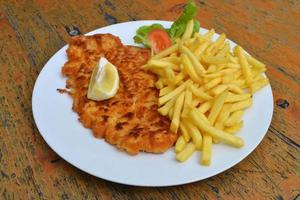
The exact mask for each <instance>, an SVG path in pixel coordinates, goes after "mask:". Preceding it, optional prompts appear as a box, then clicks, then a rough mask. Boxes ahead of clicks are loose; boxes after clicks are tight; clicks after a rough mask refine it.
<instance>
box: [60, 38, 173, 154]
mask: <svg viewBox="0 0 300 200" xmlns="http://www.w3.org/2000/svg"><path fill="white" fill-rule="evenodd" d="M67 55H68V59H69V60H68V61H67V62H66V63H65V65H64V66H63V68H62V74H63V75H64V76H67V77H68V80H67V84H66V87H67V88H69V89H70V90H71V92H70V94H71V96H72V98H73V100H74V101H73V110H74V111H75V112H77V113H78V115H79V120H80V122H81V123H82V124H83V125H84V126H85V127H86V128H90V129H92V131H93V133H94V135H95V137H98V138H105V140H106V141H107V142H109V143H110V144H113V145H116V147H118V148H119V149H122V150H125V151H127V152H128V153H130V154H138V153H139V151H146V152H152V153H162V152H164V151H166V150H167V149H169V148H170V147H171V146H172V145H173V144H174V142H175V141H176V139H177V135H176V134H173V133H171V132H170V131H169V126H170V121H169V119H167V118H166V117H163V116H161V115H160V114H159V113H158V112H157V108H158V105H157V99H158V90H157V89H156V88H155V87H154V83H155V79H156V78H155V76H154V75H153V74H150V73H147V72H145V71H143V70H142V69H141V66H142V65H143V64H145V63H146V62H147V60H148V59H149V56H150V53H149V50H147V49H142V48H138V47H133V46H124V45H122V43H121V41H120V40H119V38H117V37H115V36H113V35H111V34H97V35H93V36H76V37H73V38H72V40H71V42H70V44H69V48H68V50H67ZM101 55H103V56H105V57H106V58H107V59H108V60H109V61H110V62H111V63H112V64H114V65H115V66H116V67H117V69H118V72H119V76H120V88H119V90H118V92H117V94H116V96H115V97H113V98H111V99H109V100H104V101H98V102H97V101H92V100H89V99H87V89H88V84H89V80H90V76H91V72H92V70H93V68H94V66H95V65H96V64H97V63H98V61H99V58H100V56H101Z"/></svg>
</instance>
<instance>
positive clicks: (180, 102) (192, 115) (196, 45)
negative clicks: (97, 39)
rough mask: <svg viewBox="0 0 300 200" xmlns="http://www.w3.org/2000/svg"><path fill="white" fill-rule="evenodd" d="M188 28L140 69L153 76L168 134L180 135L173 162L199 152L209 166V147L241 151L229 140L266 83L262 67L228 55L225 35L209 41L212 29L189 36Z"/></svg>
mask: <svg viewBox="0 0 300 200" xmlns="http://www.w3.org/2000/svg"><path fill="white" fill-rule="evenodd" d="M193 24H194V22H193V20H191V21H189V22H188V24H187V26H186V30H185V32H184V34H183V36H182V38H177V39H176V43H175V44H174V45H172V46H171V47H169V48H167V49H165V50H164V51H162V52H160V53H158V54H157V55H154V56H152V57H151V59H150V60H149V61H148V63H147V64H145V65H144V66H143V68H144V69H145V70H148V71H151V72H153V73H154V74H156V75H157V76H158V80H157V81H156V82H155V87H156V88H157V89H159V90H160V91H159V99H158V106H159V108H158V112H159V113H160V114H161V115H163V116H168V117H169V119H170V120H171V124H170V131H171V132H172V133H174V134H179V137H178V139H177V142H176V144H175V152H176V160H178V161H179V162H184V161H186V160H187V159H188V158H189V157H190V156H191V155H192V154H193V152H195V151H201V152H202V153H201V158H200V164H202V165H210V164H211V160H212V156H213V155H212V148H213V144H214V143H219V142H223V143H226V144H228V145H231V146H233V147H236V148H241V147H242V146H243V145H244V141H243V140H242V139H241V138H240V137H238V136H236V135H234V134H235V133H237V132H239V131H240V130H241V129H242V128H243V124H244V121H243V114H244V110H245V109H247V108H249V107H250V106H251V105H252V101H253V100H252V95H253V93H255V92H256V91H258V90H259V89H261V88H262V87H264V86H266V85H267V84H269V80H268V79H267V78H266V77H265V76H264V75H262V73H263V72H265V71H266V66H265V65H264V64H263V63H261V62H260V61H258V60H257V59H255V58H253V57H252V56H251V55H248V54H247V53H246V52H245V51H244V50H243V48H242V47H240V46H236V47H235V48H234V49H233V51H231V47H230V44H229V42H228V41H226V35H225V34H221V35H220V36H219V37H218V39H217V40H216V41H212V39H211V38H212V36H213V35H214V34H215V31H214V30H213V29H211V30H210V31H208V32H207V33H205V34H204V35H201V34H199V33H194V34H193Z"/></svg>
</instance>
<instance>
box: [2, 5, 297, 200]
mask: <svg viewBox="0 0 300 200" xmlns="http://www.w3.org/2000/svg"><path fill="white" fill-rule="evenodd" d="M196 3H197V4H198V6H199V14H198V16H197V18H198V19H199V20H200V22H201V25H202V27H205V28H215V30H216V31H217V32H219V33H221V32H225V33H226V34H227V36H228V37H229V38H230V39H232V40H233V41H235V42H237V43H239V44H240V45H242V46H243V47H244V48H245V49H246V50H247V51H248V52H249V53H251V54H253V55H254V56H255V57H257V58H259V59H260V60H262V61H263V62H264V63H266V64H267V65H268V72H267V75H268V77H269V78H270V81H271V85H272V88H273V95H274V103H275V108H274V115H273V120H272V124H271V127H270V129H269V130H268V133H267V135H266V136H265V138H264V139H263V141H262V142H261V144H260V145H259V146H258V148H256V150H255V151H254V152H253V153H252V154H251V155H250V156H248V157H247V158H246V159H244V160H243V161H242V162H241V163H239V164H238V165H236V166H234V167H233V168H231V169H229V170H227V171H225V172H223V173H221V174H219V175H217V176H214V177H212V178H209V179H207V180H203V181H199V182H196V183H192V184H187V185H182V186H176V187H162V188H147V187H133V186H126V185H121V184H116V183H112V182H108V181H104V180H102V179H100V178H96V177H93V176H91V175H88V174H86V173H84V172H82V171H80V170H78V169H77V168H75V167H73V166H72V165H70V164H69V163H67V162H66V161H64V160H63V159H62V158H60V157H59V156H58V155H56V154H55V152H53V151H52V150H51V149H50V147H49V146H48V145H47V144H46V143H45V142H44V140H43V139H42V137H41V135H40V134H39V132H38V130H37V128H36V126H35V123H34V120H33V117H32V111H31V95H32V89H33V86H34V83H35V80H36V78H37V76H38V74H39V72H40V71H41V69H42V67H43V66H44V64H45V63H46V62H47V60H48V59H49V58H50V57H51V56H52V55H53V54H54V53H55V52H56V51H57V50H59V49H60V48H61V47H62V46H64V45H65V44H66V43H67V42H68V41H69V39H70V37H71V35H76V34H78V33H86V32H89V31H92V30H94V29H97V28H99V27H102V26H106V25H109V24H114V23H119V22H125V21H132V20H142V19H162V20H174V19H176V16H178V14H179V13H180V12H181V11H182V9H183V6H184V1H180V0H172V1H171V0H136V1H133V0H118V1H113V0H105V1H98V0H90V1H88V0H65V1H61V0H28V1H26V0H1V1H0V69H1V70H0V77H1V78H0V199H120V200H123V199H130V200H131V199H276V200H282V199H297V200H299V199H300V120H299V119H300V1H298V0H276V1H271V0H270V1H266V0H253V1H251V0H247V1H243V0H224V1H219V0H218V1H214V0H211V1H205V0H198V1H196ZM258 120H259V119H258Z"/></svg>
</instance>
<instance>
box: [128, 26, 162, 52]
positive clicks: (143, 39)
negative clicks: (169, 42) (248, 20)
mask: <svg viewBox="0 0 300 200" xmlns="http://www.w3.org/2000/svg"><path fill="white" fill-rule="evenodd" d="M154 29H161V30H165V31H166V29H165V28H164V27H163V26H162V25H161V24H152V25H150V26H141V27H140V28H139V29H138V30H137V31H136V35H135V36H134V37H133V39H134V42H135V43H140V44H143V45H145V46H146V47H149V44H148V41H147V36H148V33H149V32H150V31H152V30H154Z"/></svg>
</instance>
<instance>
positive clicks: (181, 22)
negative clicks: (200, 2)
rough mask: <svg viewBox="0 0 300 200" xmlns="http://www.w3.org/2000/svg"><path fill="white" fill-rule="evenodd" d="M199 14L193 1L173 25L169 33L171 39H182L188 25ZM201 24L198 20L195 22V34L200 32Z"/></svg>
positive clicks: (186, 6)
mask: <svg viewBox="0 0 300 200" xmlns="http://www.w3.org/2000/svg"><path fill="white" fill-rule="evenodd" d="M196 14H197V7H196V4H195V3H194V2H193V1H190V2H189V3H187V4H186V5H185V7H184V10H183V13H182V14H181V16H180V17H179V18H178V19H177V20H176V21H175V22H174V23H173V24H172V26H171V28H170V29H169V31H168V33H169V35H170V37H171V38H172V39H173V40H174V39H176V38H179V37H181V36H182V35H183V34H184V31H185V28H186V25H187V23H188V21H190V20H191V19H194V17H195V16H196ZM199 28H200V24H199V22H198V21H197V20H195V22H194V32H195V31H197V30H198V31H199Z"/></svg>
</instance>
